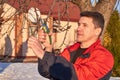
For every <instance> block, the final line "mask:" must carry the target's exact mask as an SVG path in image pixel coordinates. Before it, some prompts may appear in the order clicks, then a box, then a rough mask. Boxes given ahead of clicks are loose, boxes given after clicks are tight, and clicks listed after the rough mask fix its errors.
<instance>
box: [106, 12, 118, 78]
mask: <svg viewBox="0 0 120 80" xmlns="http://www.w3.org/2000/svg"><path fill="white" fill-rule="evenodd" d="M106 31H107V32H106V34H105V37H104V41H105V42H104V44H105V47H106V48H107V49H109V50H110V51H111V52H112V54H113V56H114V60H115V64H114V68H113V74H112V75H113V76H120V14H119V12H118V11H116V10H115V11H114V12H113V14H112V15H111V18H110V21H109V24H108V26H107V30H106ZM106 38H107V39H106ZM106 40H108V41H107V42H106ZM106 43H107V44H106Z"/></svg>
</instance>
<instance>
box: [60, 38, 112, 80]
mask: <svg viewBox="0 0 120 80" xmlns="http://www.w3.org/2000/svg"><path fill="white" fill-rule="evenodd" d="M79 46H80V43H76V44H74V45H72V46H70V47H68V48H66V49H65V50H64V51H63V52H62V53H61V54H60V55H61V56H63V57H64V58H66V59H67V60H68V61H70V57H71V56H70V54H72V53H73V52H75V51H76V50H77V49H78V47H79ZM88 53H89V54H90V56H89V57H87V58H81V57H78V58H77V59H76V61H75V63H74V64H73V66H74V68H75V71H76V73H77V77H78V80H99V79H101V78H103V77H104V76H105V75H106V74H107V73H108V72H109V71H111V70H112V68H113V65H114V59H113V56H112V54H111V53H110V52H109V51H108V50H107V49H105V48H104V47H103V46H102V45H101V44H100V40H97V41H96V42H95V43H94V44H93V45H91V46H90V47H89V48H87V50H85V52H84V53H83V54H84V55H86V54H88Z"/></svg>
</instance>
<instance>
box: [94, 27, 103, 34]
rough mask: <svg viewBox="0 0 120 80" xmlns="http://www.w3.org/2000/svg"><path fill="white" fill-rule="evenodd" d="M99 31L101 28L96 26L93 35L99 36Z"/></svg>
mask: <svg viewBox="0 0 120 80" xmlns="http://www.w3.org/2000/svg"><path fill="white" fill-rule="evenodd" d="M101 31H102V29H101V28H96V31H95V35H97V36H99V35H100V33H101Z"/></svg>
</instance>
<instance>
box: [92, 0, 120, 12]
mask: <svg viewBox="0 0 120 80" xmlns="http://www.w3.org/2000/svg"><path fill="white" fill-rule="evenodd" d="M94 1H95V0H91V2H94ZM96 1H98V0H96ZM118 1H119V0H117V3H116V5H117V7H116V6H115V8H116V9H117V10H118V11H119V12H120V2H119V3H118Z"/></svg>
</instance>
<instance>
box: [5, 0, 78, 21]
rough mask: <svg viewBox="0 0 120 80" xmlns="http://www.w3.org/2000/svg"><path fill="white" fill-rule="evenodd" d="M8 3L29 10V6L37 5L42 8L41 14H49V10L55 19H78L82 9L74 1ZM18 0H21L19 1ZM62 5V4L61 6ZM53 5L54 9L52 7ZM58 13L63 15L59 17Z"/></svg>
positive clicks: (49, 0)
mask: <svg viewBox="0 0 120 80" xmlns="http://www.w3.org/2000/svg"><path fill="white" fill-rule="evenodd" d="M7 1H8V2H7V3H8V4H9V5H11V6H12V7H14V8H16V9H19V8H22V9H23V10H24V11H28V9H29V8H31V7H36V8H38V9H39V10H40V12H41V14H45V15H48V14H49V12H51V14H50V15H51V16H52V17H53V18H55V19H58V18H60V20H63V21H66V20H70V21H75V22H76V21H78V20H79V16H80V14H79V13H80V11H79V8H78V6H76V5H75V4H73V3H72V2H63V1H60V2H58V0H56V2H55V4H54V5H53V3H54V0H30V2H28V5H27V4H24V5H23V7H22V5H20V4H22V3H23V2H22V0H7ZM18 1H20V2H19V3H18ZM26 1H27V0H26ZM59 5H60V6H59ZM52 6H53V9H51V7H52ZM58 15H61V17H58Z"/></svg>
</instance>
